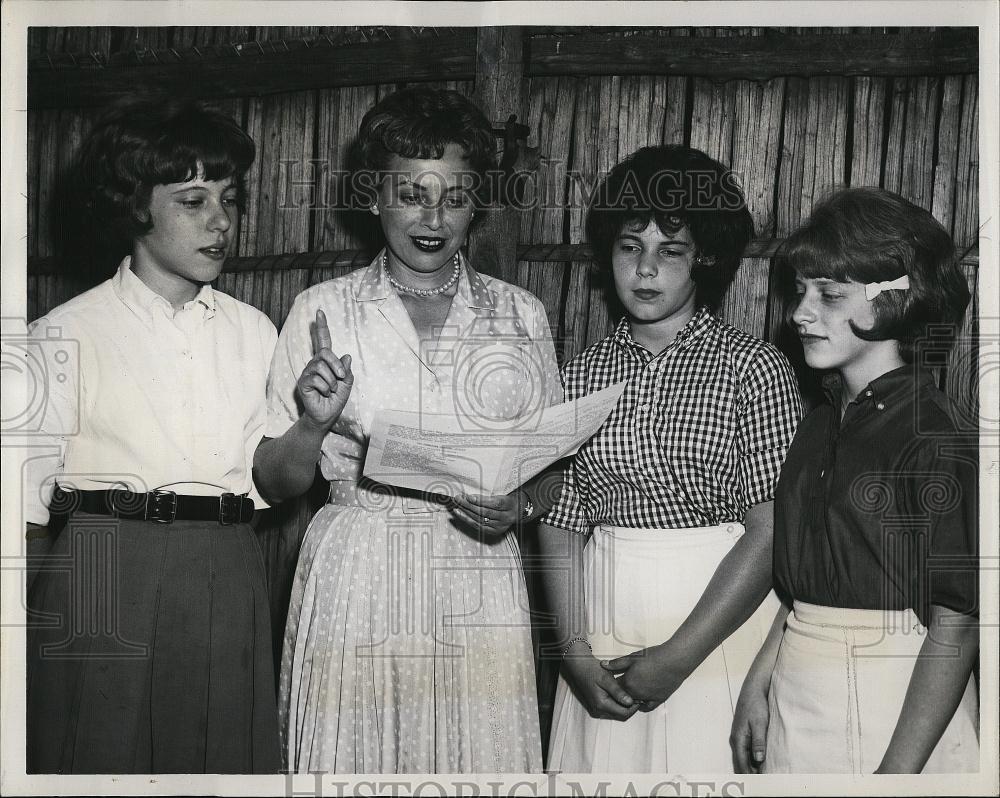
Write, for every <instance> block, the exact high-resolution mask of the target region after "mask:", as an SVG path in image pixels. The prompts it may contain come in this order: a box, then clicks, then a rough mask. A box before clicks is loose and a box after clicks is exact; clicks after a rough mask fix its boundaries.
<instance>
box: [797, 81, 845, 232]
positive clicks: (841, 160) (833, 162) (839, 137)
mask: <svg viewBox="0 0 1000 798" xmlns="http://www.w3.org/2000/svg"><path fill="white" fill-rule="evenodd" d="M848 89H849V86H848V82H847V79H846V78H838V77H822V78H810V79H809V100H808V106H807V109H808V110H807V116H806V135H805V139H804V141H803V149H804V155H803V167H802V189H801V191H802V193H801V203H800V205H799V216H800V219H805V218H806V217H807V216H808V215H809V214H810V213H811V212H812V209H813V206H814V205H815V204H816V203H817V202H818V201H819V200H820V199H821V198H822V197H823V196H824V195H826V194H829V193H830V192H831V191H832V190H833V189H834V188H836V187H839V186H843V185H844V182H845V178H846V174H845V156H846V150H847V107H848V97H849V94H848Z"/></svg>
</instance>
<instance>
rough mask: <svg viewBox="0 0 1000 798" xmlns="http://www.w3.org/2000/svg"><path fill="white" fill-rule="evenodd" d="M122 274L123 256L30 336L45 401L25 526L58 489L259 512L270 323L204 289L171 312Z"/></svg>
mask: <svg viewBox="0 0 1000 798" xmlns="http://www.w3.org/2000/svg"><path fill="white" fill-rule="evenodd" d="M130 267H131V259H130V258H125V260H124V261H123V262H122V264H121V265H120V266H119V269H118V272H117V273H116V274H115V276H114V277H112V278H111V279H110V280H107V281H106V282H104V283H102V284H101V285H99V286H97V287H96V288H93V289H91V290H90V291H87V292H86V293H84V294H81V295H80V296H78V297H75V298H74V299H71V300H70V301H69V302H67V303H65V304H63V305H60V306H59V307H57V308H55V309H54V310H52V311H51V312H49V313H48V314H47V315H46V316H44V317H43V318H41V319H39V320H38V321H36V322H34V323H33V324H32V325H31V326H30V328H29V338H30V340H31V341H32V342H33V343H34V349H35V352H36V353H37V354H38V355H39V358H38V359H39V361H44V363H45V370H46V372H47V375H48V376H47V377H44V378H40V377H39V375H37V374H35V375H34V379H35V381H36V383H38V384H44V386H45V387H44V390H45V391H46V393H45V396H44V402H43V404H42V406H41V407H40V409H39V413H38V418H39V423H38V426H39V431H40V432H42V433H43V435H42V436H41V437H40V438H39V440H38V442H39V443H40V444H42V448H39V449H37V450H35V451H36V452H37V453H38V454H37V455H36V456H33V457H32V458H31V459H30V460H29V462H28V464H27V466H26V472H25V480H26V485H25V508H26V517H25V521H27V522H31V523H37V524H46V523H48V519H49V513H48V504H49V502H50V500H51V496H52V489H53V485H54V483H55V482H56V481H58V483H59V484H60V485H62V486H65V487H70V488H77V489H81V490H106V489H109V488H113V487H119V488H125V487H127V488H129V489H131V490H135V491H138V492H147V491H150V490H153V489H157V488H163V489H168V490H173V491H175V492H177V493H187V494H195V495H207V496H214V495H219V494H220V493H223V492H232V493H236V494H246V493H248V494H249V496H250V498H252V499H253V500H254V502H255V503H256V504H257V506H266V505H265V504H264V502H263V501H262V499H261V497H260V496H259V494H258V493H257V491H256V490H255V489H254V486H253V479H252V467H253V454H254V449H256V447H257V444H258V443H259V442H260V440H261V438H262V437H263V434H264V425H265V418H266V412H265V404H264V396H265V385H266V379H267V366H268V363H269V362H270V360H271V357H272V355H273V352H274V346H275V343H276V340H277V332H276V330H275V329H274V325H273V324H272V323H271V321H270V319H268V318H267V316H265V315H264V314H263V313H261V312H260V311H259V310H257V309H256V308H254V307H251V306H250V305H247V304H245V303H243V302H240V301H238V300H236V299H234V298H233V297H231V296H229V295H227V294H223V293H221V292H219V291H215V290H213V289H212V288H211V286H208V285H206V286H204V287H203V288H202V289H201V291H200V292H199V293H198V296H197V297H195V298H194V299H193V300H191V301H190V302H188V303H187V304H186V305H184V307H183V308H181V309H179V310H177V311H176V312H175V311H174V309H173V308H172V307H171V305H170V303H169V302H168V301H167V300H166V299H164V298H163V297H162V296H160V295H159V294H157V293H155V292H154V291H152V290H151V289H150V288H149V287H148V286H146V284H145V283H143V282H142V281H141V280H140V279H139V278H138V277H137V276H136V275H135V273H134V272H133V271H132V270H131V268H130ZM60 353H63V354H60ZM29 368H30V364H29ZM35 371H38V369H37V368H36V369H35Z"/></svg>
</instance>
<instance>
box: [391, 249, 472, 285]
mask: <svg viewBox="0 0 1000 798" xmlns="http://www.w3.org/2000/svg"><path fill="white" fill-rule="evenodd" d="M452 261H453V262H454V264H455V268H454V269H453V270H452V272H451V277H449V278H448V281H447V282H446V283H443V284H442V285H439V286H438V287H437V288H414V287H413V286H412V285H404V284H403V283H401V282H399V280H397V279H396V278H395V277H393V276H392V274H391V273H390V272H389V261H388V259H387V258H386V256H385V252H383V253H382V269H383V271H385V276H386V277H388V278H389V283H390V284H391V285H392V287H393V288H395V289H396V290H397V291H405V292H406V293H407V294H415V295H416V296H437V295H438V294H443V293H444V292H445V291H447V290H448V289H449V288H451V287H452V286H453V285H454V284H455V283H457V282H458V276H459V274H460V272H461V266H462V261H461V259H460V258H459V257H458V253H457V252H456V253H455V257H454V258H452Z"/></svg>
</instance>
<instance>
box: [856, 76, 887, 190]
mask: <svg viewBox="0 0 1000 798" xmlns="http://www.w3.org/2000/svg"><path fill="white" fill-rule="evenodd" d="M885 92H886V78H883V77H869V76H858V77H856V78H854V120H853V125H852V127H851V133H852V140H853V148H852V151H851V185H852V186H879V185H881V179H882V143H883V134H884V128H885Z"/></svg>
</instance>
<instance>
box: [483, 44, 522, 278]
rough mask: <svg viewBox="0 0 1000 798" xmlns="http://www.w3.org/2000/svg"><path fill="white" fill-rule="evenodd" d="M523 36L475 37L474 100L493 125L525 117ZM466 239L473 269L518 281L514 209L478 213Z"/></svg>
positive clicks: (518, 215)
mask: <svg viewBox="0 0 1000 798" xmlns="http://www.w3.org/2000/svg"><path fill="white" fill-rule="evenodd" d="M523 84H524V32H523V30H522V29H521V28H519V27H517V26H508V27H500V26H497V27H484V28H479V29H478V31H477V34H476V90H475V92H474V94H473V99H474V100H475V101H476V103H477V104H478V105H479V107H480V108H481V109H482V110H483V113H484V114H486V118H487V119H489V120H491V121H492V122H493V123H494V124H497V123H500V122H502V121H505V120H506V119H507V118H508V117H509V116H510V115H511V114H515V115H516V116H517V117H518V118H519V119H523V118H524V108H523V103H522V92H523V89H524V88H525V87H524V85H523ZM482 214H483V218H482V221H481V222H480V223H479V225H478V227H477V229H476V230H475V231H474V232H473V233H472V235H471V236H470V242H469V255H470V258H471V260H472V263H473V264H474V266H475V268H476V269H478V270H479V271H481V272H484V273H485V274H492V275H494V276H496V277H499V278H500V279H502V280H506V281H507V282H515V281H516V280H517V241H518V240H519V238H520V228H521V222H522V219H521V216H522V213H521V212H520V211H518V210H517V209H514V208H490V209H483V211H482Z"/></svg>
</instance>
